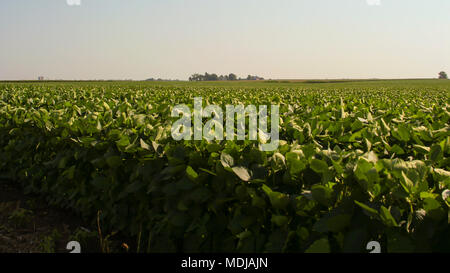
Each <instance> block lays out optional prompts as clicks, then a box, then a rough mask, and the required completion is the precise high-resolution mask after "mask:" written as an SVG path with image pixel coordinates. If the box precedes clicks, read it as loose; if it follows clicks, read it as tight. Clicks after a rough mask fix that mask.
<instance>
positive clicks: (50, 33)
mask: <svg viewBox="0 0 450 273" xmlns="http://www.w3.org/2000/svg"><path fill="white" fill-rule="evenodd" d="M376 3H377V1H368V0H339V1H336V0H315V1H304V0H302V1H300V0H272V1H270V0H241V1H238V0H229V1H211V0H209V1H208V0H150V1H148V0H133V1H123V0H81V5H79V6H75V5H68V2H67V0H35V1H29V0H2V1H1V2H0V37H2V42H1V43H0V80H30V79H31V80H34V79H37V78H38V76H44V77H45V78H46V79H63V80H94V79H105V80H108V79H133V80H143V79H147V78H163V79H180V80H186V79H187V78H188V77H189V76H190V75H191V74H194V73H204V72H208V73H216V74H219V75H220V74H229V73H235V74H236V75H238V76H239V77H243V78H244V77H247V75H248V74H251V75H258V76H261V77H264V78H266V79H363V78H367V79H369V78H379V79H384V78H389V79H392V78H398V79H401V78H436V77H437V73H438V72H439V71H447V72H450V16H448V14H449V13H450V1H448V0H429V1H423V0H380V1H379V3H380V5H376Z"/></svg>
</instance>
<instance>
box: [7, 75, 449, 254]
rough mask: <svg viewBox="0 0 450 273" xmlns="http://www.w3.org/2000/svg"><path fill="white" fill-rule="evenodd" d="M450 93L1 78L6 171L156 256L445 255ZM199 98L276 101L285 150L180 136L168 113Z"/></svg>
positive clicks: (31, 189) (221, 101) (30, 188)
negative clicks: (370, 251) (375, 246)
mask: <svg viewBox="0 0 450 273" xmlns="http://www.w3.org/2000/svg"><path fill="white" fill-rule="evenodd" d="M448 94H449V93H448V89H444V90H443V89H440V88H435V89H433V88H432V87H430V88H424V89H414V88H408V89H402V90H401V91H400V90H399V89H398V88H390V89H386V88H383V87H376V88H373V87H371V88H369V89H364V88H361V87H358V88H356V87H355V88H347V87H346V85H335V86H333V88H327V89H321V87H317V88H316V87H315V88H311V89H308V90H306V89H301V88H297V89H288V88H281V87H280V88H277V87H268V86H267V85H264V86H263V87H259V88H237V87H192V86H190V85H182V86H170V87H167V86H164V85H161V86H153V85H145V86H141V84H139V83H136V84H129V85H115V84H113V83H111V84H49V85H39V84H35V85H28V84H15V85H8V84H2V85H0V146H1V149H0V171H1V172H2V174H7V175H9V177H10V178H11V179H12V180H14V181H18V182H20V183H21V185H22V186H23V188H24V189H25V190H26V191H27V192H34V193H40V194H42V195H44V196H46V198H47V200H48V202H49V203H51V204H55V205H58V206H61V207H64V208H70V209H72V210H74V211H76V212H78V213H79V214H81V215H83V216H84V217H86V218H87V219H91V220H92V222H93V223H95V221H96V216H97V211H102V213H101V219H100V220H101V223H102V229H103V230H104V233H105V234H109V233H111V232H113V231H120V232H121V233H122V234H124V235H126V236H133V237H136V238H137V237H138V236H139V238H141V240H142V243H141V250H142V249H145V250H147V251H150V252H172V251H186V252H304V251H307V252H329V251H332V252H361V251H366V250H365V246H366V244H367V243H368V242H369V241H372V240H377V241H379V242H380V243H381V244H382V247H383V249H384V250H385V251H392V252H395V251H401V252H410V251H411V252H413V251H419V252H421V251H450V242H449V240H450V239H449V238H450V237H449V236H444V235H445V234H447V235H448V234H450V229H449V221H450V219H449V205H450V197H449V196H450V194H449V191H448V190H449V189H450V169H449V166H450V164H449V160H450V159H449V153H450V126H449V119H450V101H449V97H448ZM195 96H202V97H203V99H204V102H209V103H211V104H218V105H221V106H223V105H226V104H230V103H233V104H236V103H239V102H240V103H242V104H245V105H248V104H254V105H262V104H265V105H270V104H271V103H272V102H273V101H278V102H279V104H280V117H281V119H282V123H280V126H281V128H280V139H281V140H282V141H281V143H280V146H279V148H278V150H277V151H275V152H261V151H259V150H258V142H255V141H236V142H231V141H221V142H210V143H208V142H207V141H180V142H176V141H174V140H173V139H172V138H171V136H170V125H171V123H172V122H173V119H172V118H170V110H171V107H173V106H174V105H176V104H178V103H186V104H190V105H192V103H193V98H194V97H195ZM144 246H145V247H144Z"/></svg>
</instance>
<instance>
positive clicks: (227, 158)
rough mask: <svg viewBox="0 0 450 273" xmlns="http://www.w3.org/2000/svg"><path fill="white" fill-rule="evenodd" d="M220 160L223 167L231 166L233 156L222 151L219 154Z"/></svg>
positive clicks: (232, 164)
mask: <svg viewBox="0 0 450 273" xmlns="http://www.w3.org/2000/svg"><path fill="white" fill-rule="evenodd" d="M220 162H221V163H222V166H223V167H224V168H231V167H232V166H234V159H233V157H232V156H231V155H229V154H227V153H225V152H222V154H221V155H220Z"/></svg>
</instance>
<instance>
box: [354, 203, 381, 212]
mask: <svg viewBox="0 0 450 273" xmlns="http://www.w3.org/2000/svg"><path fill="white" fill-rule="evenodd" d="M354 202H355V204H357V205H358V206H360V207H361V208H362V209H364V210H365V211H367V212H368V213H369V214H371V215H378V211H377V210H376V209H373V208H371V207H369V206H367V205H366V204H363V203H361V202H359V201H356V200H354Z"/></svg>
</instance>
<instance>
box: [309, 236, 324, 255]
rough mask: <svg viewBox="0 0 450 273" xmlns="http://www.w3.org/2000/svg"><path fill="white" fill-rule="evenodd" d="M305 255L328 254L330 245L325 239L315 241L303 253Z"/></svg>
mask: <svg viewBox="0 0 450 273" xmlns="http://www.w3.org/2000/svg"><path fill="white" fill-rule="evenodd" d="M305 253H330V243H329V242H328V239H326V238H323V239H320V240H317V241H315V242H314V243H313V244H312V245H311V246H310V247H309V248H308V249H307V250H306V251H305Z"/></svg>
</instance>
